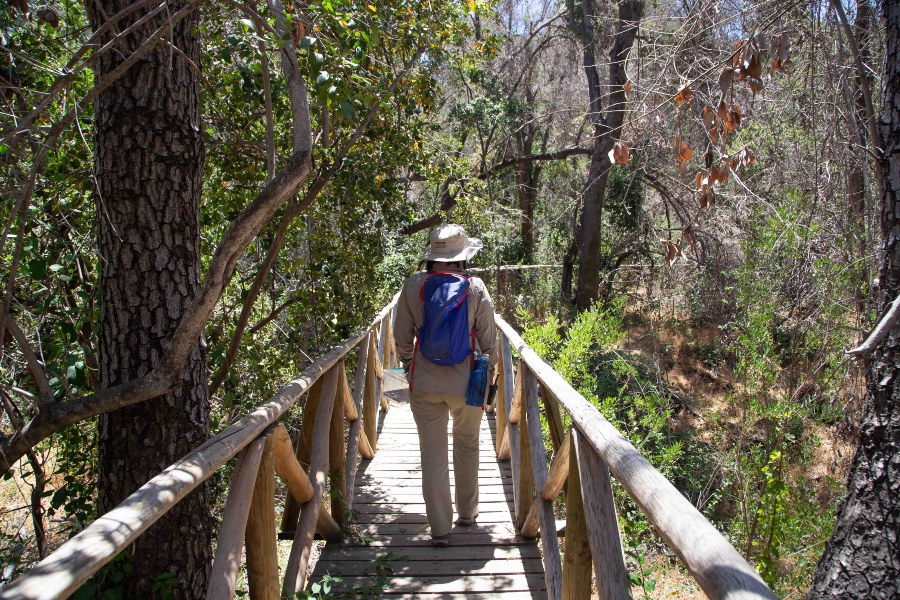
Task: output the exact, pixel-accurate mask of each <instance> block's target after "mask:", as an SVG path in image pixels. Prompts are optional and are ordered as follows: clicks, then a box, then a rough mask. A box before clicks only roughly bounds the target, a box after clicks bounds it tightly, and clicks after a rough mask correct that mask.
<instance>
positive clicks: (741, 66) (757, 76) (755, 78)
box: [732, 38, 765, 94]
mask: <svg viewBox="0 0 900 600" xmlns="http://www.w3.org/2000/svg"><path fill="white" fill-rule="evenodd" d="M735 45H736V47H737V52H735V55H734V58H733V59H732V62H733V64H734V67H735V74H736V76H737V78H738V79H740V80H746V81H747V85H749V86H750V89H751V90H753V93H754V94H755V93H756V92H759V91H761V90H762V89H763V88H764V87H765V86H764V85H763V82H762V64H761V63H760V62H759V45H758V44H757V43H756V40H754V39H753V38H750V39H749V40H746V41H743V42H735Z"/></svg>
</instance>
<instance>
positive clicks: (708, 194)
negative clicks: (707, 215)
mask: <svg viewBox="0 0 900 600" xmlns="http://www.w3.org/2000/svg"><path fill="white" fill-rule="evenodd" d="M694 181H695V182H696V183H697V191H698V192H700V195H699V196H698V197H697V203H698V204H699V205H700V208H701V209H702V208H708V207H710V206H715V204H716V195H715V194H714V193H713V184H714V183H715V180H714V179H713V178H712V174H711V173H710V171H700V172H699V173H697V174H696V175H694Z"/></svg>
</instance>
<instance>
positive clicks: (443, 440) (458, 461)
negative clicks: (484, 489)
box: [409, 391, 484, 536]
mask: <svg viewBox="0 0 900 600" xmlns="http://www.w3.org/2000/svg"><path fill="white" fill-rule="evenodd" d="M409 404H410V407H411V408H412V413H413V417H414V418H415V420H416V429H417V430H418V432H419V450H420V452H421V453H422V494H423V495H424V496H425V513H426V514H427V516H428V524H429V525H430V526H431V535H432V536H441V535H445V534H447V533H450V529H451V528H452V527H453V506H452V504H451V502H450V468H449V466H448V457H447V418H448V415H449V416H451V417H452V418H453V471H454V476H455V480H456V512H457V513H458V514H459V516H460V517H466V518H471V517H474V516H475V515H477V514H478V434H479V431H480V429H481V417H482V414H483V412H484V411H483V410H482V409H481V407H477V408H476V407H474V406H468V405H467V404H466V399H465V398H464V397H463V396H450V395H448V394H430V393H427V392H416V391H413V392H412V393H411V394H410V397H409Z"/></svg>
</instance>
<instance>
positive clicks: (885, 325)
mask: <svg viewBox="0 0 900 600" xmlns="http://www.w3.org/2000/svg"><path fill="white" fill-rule="evenodd" d="M898 320H900V296H898V297H897V298H894V301H893V302H891V303H890V304H889V305H888V306H887V311H886V312H885V313H884V316H883V317H882V318H881V320H880V321H878V324H877V325H875V327H874V328H873V329H872V332H871V333H870V334H869V335H868V337H867V338H866V340H865V341H864V342H863V343H862V344H860V345H859V346H857V347H856V348H853V349H852V350H847V356H852V357H854V358H868V357H869V355H870V354H872V352H874V351H875V349H876V348H877V347H878V346H879V345H880V344H881V342H883V341H884V338H886V337H887V336H888V334H889V333H890V332H891V330H892V329H893V328H894V325H896V324H897V321H898Z"/></svg>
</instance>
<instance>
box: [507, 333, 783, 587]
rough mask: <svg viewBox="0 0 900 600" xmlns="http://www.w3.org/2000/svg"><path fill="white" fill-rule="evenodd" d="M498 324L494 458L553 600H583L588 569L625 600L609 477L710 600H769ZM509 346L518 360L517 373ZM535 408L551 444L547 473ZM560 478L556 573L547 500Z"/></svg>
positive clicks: (654, 476) (632, 451) (628, 449)
mask: <svg viewBox="0 0 900 600" xmlns="http://www.w3.org/2000/svg"><path fill="white" fill-rule="evenodd" d="M495 318H496V321H497V326H498V328H499V330H500V332H499V333H500V367H499V375H500V377H499V389H498V398H499V399H500V401H499V402H497V409H496V413H497V415H496V419H497V435H496V438H495V442H496V451H497V455H498V457H499V458H500V459H501V460H510V462H511V463H512V473H513V490H514V498H515V502H514V504H515V513H516V516H515V518H516V521H517V523H516V525H517V527H519V528H520V532H521V534H522V536H523V537H532V538H533V537H535V536H536V535H537V533H538V531H539V530H540V531H543V532H545V533H544V534H543V535H541V546H542V549H543V555H544V574H545V575H546V580H547V595H548V597H549V598H550V600H558V599H560V598H565V599H566V600H570V599H579V600H580V599H587V598H590V597H591V563H592V562H593V567H594V572H595V574H596V577H597V587H598V588H599V590H600V598H602V599H604V600H610V599H623V598H631V585H630V583H629V578H628V571H627V570H626V568H625V561H624V555H623V551H622V542H621V539H620V537H619V524H618V520H617V518H616V509H615V504H614V502H613V491H612V483H611V479H610V473H612V475H613V476H615V478H616V480H617V481H618V482H619V484H620V485H621V486H622V488H623V489H624V490H625V491H626V492H627V493H628V495H629V496H631V499H632V500H634V502H635V504H637V506H638V507H639V508H640V509H641V510H642V511H643V512H644V514H645V515H646V516H647V519H648V520H649V521H650V523H651V524H653V526H654V527H655V528H656V530H657V532H658V533H659V534H660V535H661V536H662V538H663V539H664V540H665V541H666V543H667V544H668V545H669V547H670V548H671V549H672V550H673V551H674V552H675V554H677V555H678V557H679V558H680V559H681V560H682V562H683V563H684V564H685V566H687V568H688V571H689V573H690V574H691V576H692V577H693V578H694V579H695V580H696V581H697V583H698V584H699V585H700V588H701V589H702V590H703V591H704V592H705V593H706V595H707V596H709V597H710V598H712V599H714V600H715V599H718V598H728V599H738V598H740V599H745V598H746V599H751V598H753V599H759V598H770V599H771V598H775V595H774V594H773V593H772V591H771V590H770V589H769V588H768V586H766V584H765V582H763V580H762V578H760V576H759V574H758V573H757V572H756V571H755V570H754V569H753V567H752V566H750V564H748V563H747V561H746V560H744V558H743V557H742V556H741V555H740V554H739V553H738V552H737V550H735V549H734V548H733V547H732V546H731V544H729V543H728V541H727V540H726V539H725V538H724V537H723V536H722V534H721V533H719V531H718V530H717V529H716V528H715V527H713V525H712V524H711V523H710V522H709V521H707V520H706V519H705V518H704V517H703V515H702V514H700V512H699V511H698V510H697V509H696V508H695V507H694V506H693V505H692V504H691V503H690V502H689V501H688V500H687V498H685V497H684V496H683V495H682V494H681V493H680V492H679V491H678V490H677V489H675V487H674V486H673V485H672V484H671V483H670V482H669V481H668V480H667V479H666V478H665V477H664V476H663V475H662V474H661V473H660V472H659V471H657V470H656V469H655V468H654V467H653V465H651V464H650V463H649V462H648V461H647V459H646V458H644V457H643V456H642V455H641V453H640V452H638V450H637V449H636V448H635V447H634V446H632V445H631V444H630V443H629V442H628V441H627V440H626V439H625V438H624V437H623V436H622V434H621V433H619V432H618V431H617V430H616V428H615V427H613V425H612V424H611V423H610V422H609V421H607V420H606V419H605V418H604V417H603V416H602V415H601V414H600V412H599V411H598V410H597V409H596V408H595V407H594V406H593V405H592V404H591V403H590V402H588V401H587V400H586V399H585V398H584V397H583V396H582V395H581V394H579V393H578V392H577V391H575V390H574V389H573V388H572V386H571V385H569V384H568V383H567V382H566V381H565V380H564V379H563V378H562V377H560V375H559V374H558V373H557V372H556V371H554V370H553V368H552V367H550V366H549V365H548V364H547V363H545V362H544V361H543V360H541V358H540V357H539V356H538V355H537V354H535V352H534V351H533V350H532V349H531V348H529V347H528V346H527V345H526V344H525V342H524V341H523V340H522V338H521V337H519V335H518V334H517V333H516V332H515V330H513V328H512V327H510V325H509V324H508V323H506V321H504V320H503V319H502V318H501V317H500V316H495ZM510 346H512V347H513V348H515V350H516V353H517V354H518V355H519V356H520V357H521V360H520V361H519V363H518V368H517V369H514V368H513V357H512V351H511V348H510ZM514 372H515V376H514V375H513V373H514ZM560 407H562V408H563V409H565V411H566V412H567V413H568V414H569V416H570V417H571V421H572V427H571V428H570V429H569V431H568V432H564V431H563V425H562V416H561V413H560ZM542 409H543V413H544V415H545V418H546V420H547V424H548V426H549V430H550V440H551V444H552V446H553V459H552V461H551V464H550V467H549V469H548V467H547V461H546V458H545V457H546V451H545V449H544V442H543V437H542V434H541V410H542ZM566 480H568V482H569V486H568V493H567V494H566V526H565V540H566V552H565V564H564V565H563V564H561V562H562V561H561V559H560V552H559V544H558V540H557V527H556V520H555V518H554V514H553V501H554V500H555V499H556V498H557V497H558V496H559V494H560V493H561V492H562V489H563V486H564V484H565V482H566ZM547 532H550V534H549V535H547Z"/></svg>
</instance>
